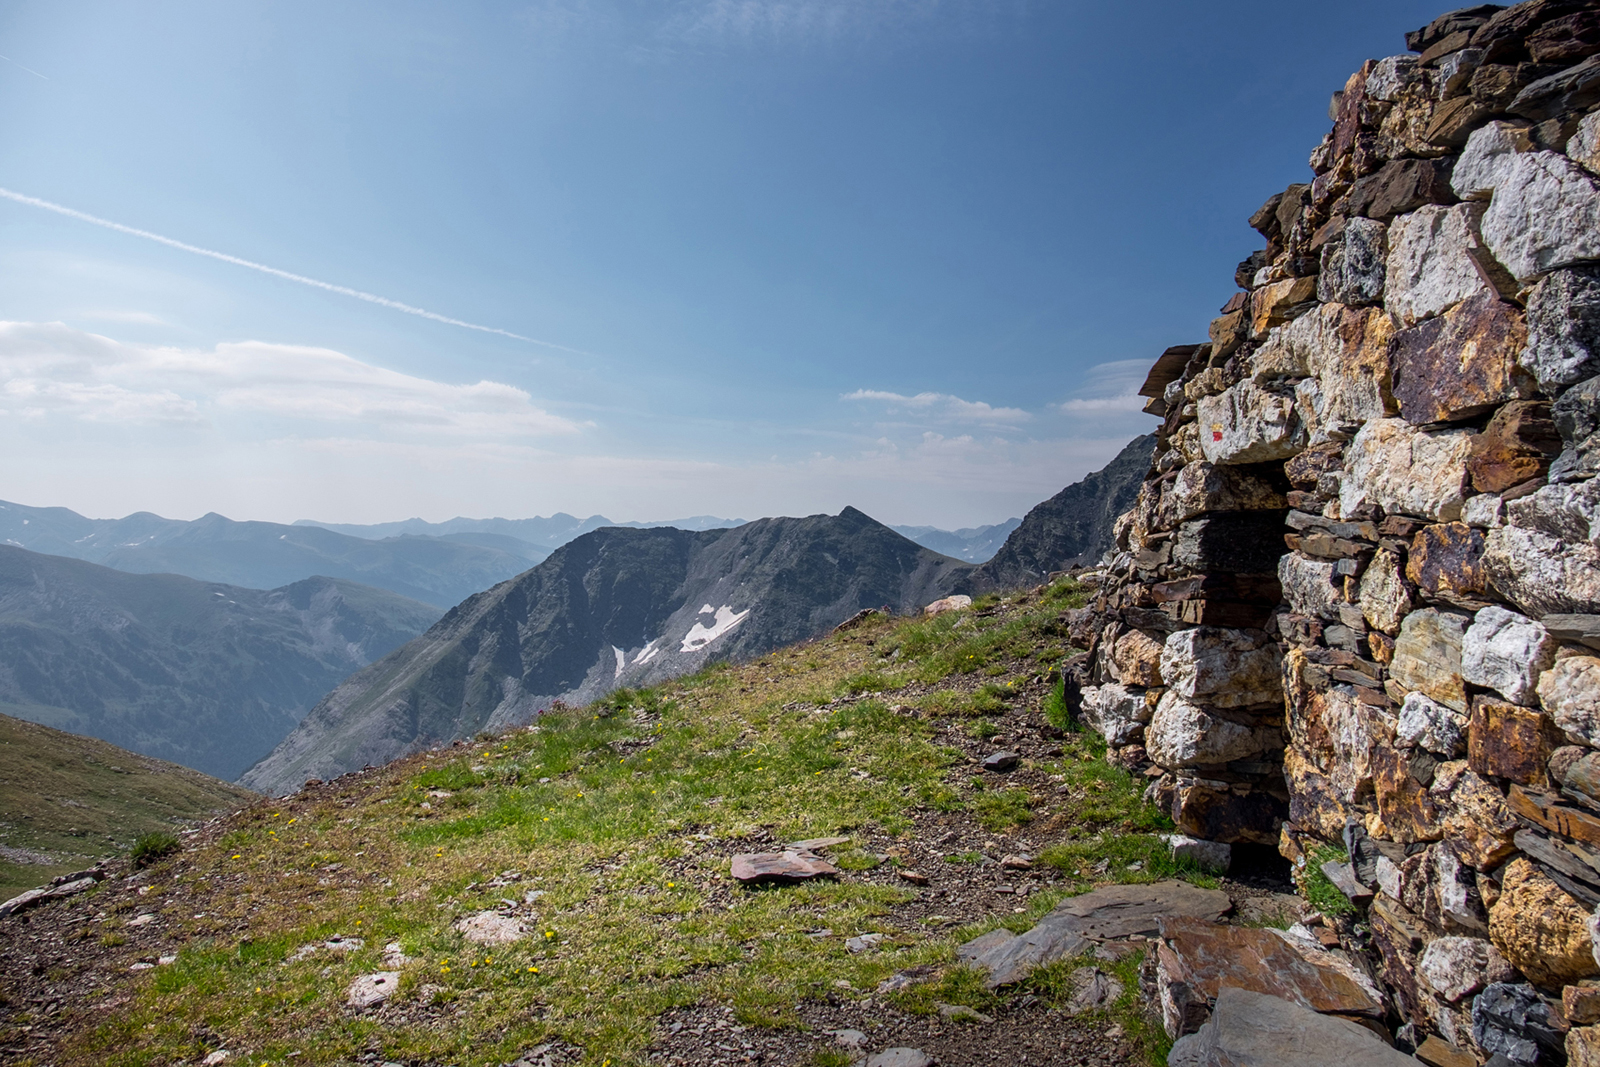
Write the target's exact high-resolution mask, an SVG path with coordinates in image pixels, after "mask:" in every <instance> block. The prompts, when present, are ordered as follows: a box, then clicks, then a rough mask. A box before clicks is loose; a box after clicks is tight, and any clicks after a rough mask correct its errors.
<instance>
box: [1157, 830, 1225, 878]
mask: <svg viewBox="0 0 1600 1067" xmlns="http://www.w3.org/2000/svg"><path fill="white" fill-rule="evenodd" d="M1167 846H1168V847H1169V848H1170V849H1171V850H1172V858H1173V860H1174V861H1175V862H1177V863H1180V864H1185V865H1188V866H1191V867H1194V868H1195V869H1197V870H1202V871H1209V872H1211V873H1213V874H1226V873H1227V871H1228V866H1229V864H1231V863H1232V862H1233V846H1232V845H1230V844H1228V843H1226V842H1224V841H1202V840H1201V839H1200V838H1198V837H1189V836H1187V835H1185V834H1168V835H1167Z"/></svg>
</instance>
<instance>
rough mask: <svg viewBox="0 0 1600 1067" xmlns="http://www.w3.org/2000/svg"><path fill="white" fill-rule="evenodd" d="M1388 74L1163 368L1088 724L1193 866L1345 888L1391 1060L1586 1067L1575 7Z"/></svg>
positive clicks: (1586, 701)
mask: <svg viewBox="0 0 1600 1067" xmlns="http://www.w3.org/2000/svg"><path fill="white" fill-rule="evenodd" d="M1406 44H1407V46H1408V48H1409V49H1410V54H1406V55H1398V56H1392V57H1389V58H1386V59H1381V60H1377V61H1373V62H1368V63H1366V64H1365V65H1364V66H1363V67H1362V68H1361V70H1360V71H1358V72H1357V73H1355V74H1354V75H1352V76H1351V78H1350V79H1349V81H1348V82H1347V83H1346V85H1345V86H1344V89H1343V90H1342V91H1341V92H1339V93H1337V94H1335V96H1334V99H1333V104H1332V107H1331V116H1330V117H1331V118H1332V121H1333V128H1332V129H1331V131H1330V132H1329V133H1328V134H1327V136H1326V137H1324V138H1323V141H1322V143H1321V144H1320V145H1318V146H1317V147H1316V149H1315V150H1314V151H1313V152H1312V154H1311V158H1310V164H1311V178H1310V180H1308V181H1307V182H1305V183H1303V184H1295V185H1291V186H1290V187H1289V188H1288V189H1286V190H1284V192H1282V193H1281V194H1278V195H1276V196H1274V197H1272V198H1271V199H1270V200H1268V201H1267V202H1266V203H1265V204H1264V205H1263V206H1262V207H1261V209H1260V210H1259V211H1257V212H1256V213H1255V215H1254V216H1253V217H1252V218H1251V219H1250V224H1251V225H1252V226H1253V227H1254V228H1255V229H1256V230H1257V231H1258V232H1259V233H1260V234H1261V236H1262V237H1263V238H1264V240H1265V241H1266V248H1265V249H1263V250H1262V251H1260V252H1257V253H1256V254H1254V255H1252V256H1251V257H1250V258H1249V259H1248V260H1246V261H1245V262H1244V263H1242V264H1240V266H1239V269H1238V272H1237V273H1236V275H1235V282H1236V283H1237V286H1238V287H1239V289H1240V291H1238V292H1235V293H1234V294H1233V295H1232V296H1231V297H1230V298H1229V299H1228V300H1227V302H1226V303H1225V304H1224V305H1223V307H1222V309H1221V313H1220V315H1219V316H1218V318H1216V319H1215V320H1214V321H1213V322H1212V323H1211V325H1210V329H1209V335H1208V339H1207V341H1206V343H1203V344H1197V345H1186V346H1180V347H1176V348H1172V349H1169V350H1168V351H1167V352H1165V353H1163V354H1162V355H1161V357H1160V358H1159V359H1158V360H1157V361H1156V363H1155V366H1154V367H1153V368H1152V370H1151V372H1150V375H1149V379H1148V380H1147V382H1146V384H1145V387H1144V389H1143V395H1144V396H1146V397H1148V398H1149V404H1148V406H1147V408H1146V410H1147V411H1148V412H1149V413H1151V414H1154V415H1156V416H1158V417H1160V418H1161V419H1162V420H1163V422H1162V426H1161V429H1160V431H1159V435H1158V443H1157V445H1156V451H1155V455H1154V459H1153V462H1152V467H1151V470H1150V472H1149V474H1148V476H1147V477H1146V480H1145V481H1144V483H1143V485H1142V487H1141V489H1140V492H1139V497H1138V501H1137V503H1136V505H1135V506H1134V508H1133V509H1132V510H1131V511H1130V512H1128V513H1127V514H1126V515H1124V516H1123V517H1122V518H1121V520H1120V521H1119V523H1118V525H1117V529H1116V535H1117V545H1118V552H1117V554H1116V555H1115V558H1114V560H1113V561H1112V562H1111V564H1110V565H1109V566H1108V567H1107V568H1106V574H1105V575H1104V577H1103V579H1102V585H1101V587H1100V589H1099V592H1098V594H1097V599H1096V601H1095V603H1094V604H1093V605H1092V608H1091V610H1089V611H1087V612H1085V613H1082V615H1081V617H1080V618H1079V620H1078V621H1077V623H1076V624H1075V625H1076V627H1077V633H1076V638H1077V640H1078V643H1079V644H1081V645H1083V646H1085V647H1088V648H1089V649H1090V654H1089V656H1088V657H1086V658H1085V660H1084V661H1083V662H1082V663H1081V665H1080V667H1079V672H1080V673H1079V677H1078V682H1079V683H1080V685H1081V708H1082V715H1083V717H1084V719H1085V720H1086V721H1087V722H1089V723H1090V724H1092V725H1093V727H1094V728H1095V729H1097V730H1099V731H1100V732H1101V733H1102V734H1103V735H1104V736H1105V738H1106V740H1107V742H1108V743H1109V744H1110V746H1111V756H1112V758H1113V759H1115V760H1117V761H1118V762H1120V763H1122V764H1123V765H1125V766H1128V767H1129V768H1131V769H1134V770H1137V771H1143V772H1144V773H1146V774H1147V775H1148V776H1149V778H1150V782H1151V784H1150V793H1149V795H1150V798H1151V799H1152V800H1153V801H1155V802H1156V803H1157V804H1159V805H1160V806H1161V807H1162V808H1163V809H1165V810H1166V811H1167V812H1169V813H1170V815H1171V817H1172V819H1173V820H1174V822H1175V823H1176V824H1177V825H1178V827H1179V828H1180V829H1181V830H1182V832H1183V833H1185V834H1187V835H1190V836H1192V837H1195V838H1200V839H1203V840H1206V841H1214V842H1223V843H1230V844H1240V843H1255V844H1270V845H1273V846H1276V847H1277V848H1278V850H1279V851H1280V852H1281V853H1282V854H1283V855H1284V856H1285V857H1287V858H1288V859H1289V860H1290V861H1291V863H1292V864H1294V866H1295V868H1296V871H1297V872H1298V873H1297V877H1302V878H1304V877H1308V876H1310V873H1311V872H1313V871H1315V870H1318V869H1319V868H1321V867H1322V864H1323V862H1324V861H1326V860H1327V859H1328V857H1329V856H1330V855H1333V854H1334V850H1335V849H1337V850H1339V851H1342V852H1343V853H1345V854H1346V855H1347V856H1348V863H1347V864H1344V865H1341V864H1340V863H1339V862H1337V861H1334V862H1332V863H1330V864H1329V868H1328V871H1329V873H1330V874H1331V875H1333V876H1334V877H1335V880H1336V881H1337V882H1339V884H1342V885H1344V886H1345V887H1346V888H1347V889H1349V890H1350V892H1351V893H1352V894H1353V895H1354V896H1355V897H1356V898H1358V900H1359V901H1360V903H1361V904H1362V909H1361V911H1360V912H1359V913H1358V914H1357V916H1356V917H1355V918H1354V919H1348V918H1347V919H1344V920H1341V921H1340V922H1339V924H1338V930H1339V933H1340V935H1341V942H1342V945H1343V950H1344V951H1347V952H1349V953H1350V954H1351V956H1352V958H1353V959H1355V960H1357V961H1359V962H1360V963H1361V964H1362V965H1363V966H1365V967H1367V968H1368V970H1369V971H1370V972H1371V974H1372V976H1373V977H1374V978H1376V979H1377V980H1378V981H1379V982H1380V984H1381V985H1382V987H1383V989H1384V990H1385V993H1386V995H1387V996H1388V998H1389V1005H1388V1011H1389V1019H1388V1021H1389V1024H1390V1026H1391V1028H1396V1029H1398V1031H1399V1034H1400V1037H1401V1040H1402V1042H1403V1043H1409V1044H1408V1045H1407V1047H1417V1046H1419V1045H1421V1044H1422V1043H1423V1042H1424V1040H1425V1039H1426V1038H1428V1037H1432V1039H1433V1043H1432V1044H1431V1045H1430V1046H1429V1047H1430V1048H1435V1049H1448V1050H1453V1052H1452V1054H1454V1053H1459V1054H1461V1055H1464V1056H1467V1057H1468V1058H1467V1059H1464V1060H1461V1061H1459V1062H1464V1063H1470V1062H1475V1061H1477V1060H1483V1059H1487V1058H1488V1057H1490V1056H1491V1055H1493V1054H1497V1053H1498V1054H1501V1055H1504V1056H1507V1057H1509V1058H1510V1060H1511V1061H1512V1062H1518V1063H1534V1062H1558V1061H1560V1060H1561V1059H1562V1058H1564V1056H1565V1055H1566V1053H1567V1051H1568V1050H1570V1052H1571V1056H1572V1062H1574V1063H1600V1027H1596V1026H1595V1025H1594V1024H1596V1023H1597V1022H1600V988H1596V985H1597V984H1600V983H1597V982H1596V980H1597V979H1600V962H1597V960H1600V933H1597V920H1596V918H1595V915H1596V906H1597V905H1600V478H1597V477H1596V475H1597V474H1600V110H1596V109H1597V108H1600V3H1596V2H1594V0H1587V2H1573V0H1529V2H1527V3H1522V4H1518V5H1516V6H1513V7H1508V8H1503V9H1502V8H1498V7H1494V6H1492V5H1491V6H1482V7H1475V8H1468V9H1464V10H1462V11H1458V12H1452V13H1450V14H1447V15H1444V16H1442V17H1440V18H1439V19H1437V20H1436V21H1435V22H1433V23H1431V24H1430V25H1429V26H1427V27H1424V28H1423V29H1421V30H1419V31H1417V32H1416V33H1414V34H1410V35H1408V38H1407V41H1406ZM1541 1027H1543V1028H1544V1029H1542V1030H1541V1029H1540V1028H1541ZM1547 1031H1548V1032H1547ZM1552 1035H1554V1036H1552ZM1430 1062H1431V1061H1430Z"/></svg>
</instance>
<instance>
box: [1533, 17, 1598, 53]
mask: <svg viewBox="0 0 1600 1067" xmlns="http://www.w3.org/2000/svg"><path fill="white" fill-rule="evenodd" d="M1525 44H1526V45H1527V48H1528V54H1529V55H1531V56H1532V57H1533V61H1534V62H1535V63H1563V64H1565V63H1576V62H1577V61H1578V60H1580V59H1586V58H1588V57H1589V56H1592V55H1594V54H1595V53H1596V52H1600V12H1597V11H1592V10H1591V11H1577V12H1574V13H1573V14H1571V15H1564V16H1562V17H1561V18H1558V19H1553V20H1551V21H1550V22H1547V23H1545V24H1544V25H1543V26H1540V27H1539V28H1538V29H1537V30H1534V31H1533V32H1532V33H1530V34H1528V38H1527V41H1526V42H1525Z"/></svg>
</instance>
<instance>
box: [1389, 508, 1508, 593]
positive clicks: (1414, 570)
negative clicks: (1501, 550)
mask: <svg viewBox="0 0 1600 1067" xmlns="http://www.w3.org/2000/svg"><path fill="white" fill-rule="evenodd" d="M1483 549H1484V539H1483V534H1482V532H1481V531H1478V530H1474V529H1473V528H1472V527H1470V526H1468V525H1467V524H1466V523H1462V522H1446V523H1438V524H1436V525H1433V526H1426V527H1424V528H1423V529H1422V530H1420V531H1418V533H1417V536H1416V537H1414V538H1412V541H1411V552H1410V554H1409V555H1408V556H1407V559H1406V577H1407V578H1408V579H1410V580H1411V583H1412V584H1413V585H1415V586H1416V587H1417V589H1419V590H1420V591H1421V592H1422V593H1423V595H1424V596H1426V597H1428V598H1429V599H1432V600H1444V601H1448V602H1450V603H1454V604H1471V603H1482V600H1483V598H1484V597H1485V596H1486V595H1488V593H1489V575H1488V572H1487V571H1486V570H1484V568H1483Z"/></svg>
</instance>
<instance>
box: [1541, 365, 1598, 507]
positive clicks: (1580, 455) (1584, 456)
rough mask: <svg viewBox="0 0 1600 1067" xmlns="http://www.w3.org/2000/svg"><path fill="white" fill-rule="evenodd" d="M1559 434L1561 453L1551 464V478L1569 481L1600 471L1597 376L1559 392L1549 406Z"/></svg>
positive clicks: (1588, 476)
mask: <svg viewBox="0 0 1600 1067" xmlns="http://www.w3.org/2000/svg"><path fill="white" fill-rule="evenodd" d="M1550 417H1551V421H1552V422H1554V423H1555V427H1556V431H1557V432H1558V433H1559V434H1560V435H1561V443H1562V449H1561V454H1560V455H1559V456H1557V457H1556V458H1555V461H1554V462H1552V463H1551V464H1550V480H1551V481H1552V482H1572V481H1578V480H1581V479H1587V478H1593V477H1594V476H1595V475H1596V474H1600V377H1594V378H1590V379H1588V380H1587V381H1582V382H1579V383H1578V384H1577V385H1575V386H1573V387H1572V388H1571V389H1568V390H1567V391H1566V392H1564V393H1562V394H1561V399H1559V400H1557V401H1556V402H1555V403H1554V404H1552V405H1551V406H1550Z"/></svg>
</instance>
